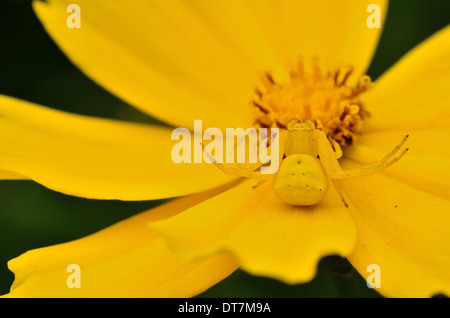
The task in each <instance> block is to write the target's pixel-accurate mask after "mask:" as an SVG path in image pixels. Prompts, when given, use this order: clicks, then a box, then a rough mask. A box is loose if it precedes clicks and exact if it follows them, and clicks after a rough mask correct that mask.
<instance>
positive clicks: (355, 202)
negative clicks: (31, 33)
mask: <svg viewBox="0 0 450 318" xmlns="http://www.w3.org/2000/svg"><path fill="white" fill-rule="evenodd" d="M371 3H377V4H378V5H379V6H380V8H381V12H382V13H383V14H385V13H386V10H387V6H386V4H385V1H372V0H371V1H339V2H337V1H333V2H332V1H327V2H323V1H308V2H306V1H305V2H302V1H288V0H285V1H283V0H277V1H269V0H247V1H238V0H236V1H232V0H227V1H209V0H191V1H181V0H180V1H175V0H171V1H168V0H154V1H143V0H142V1H138V0H136V1H115V2H105V1H93V0H85V1H82V0H80V1H78V4H79V6H80V8H81V18H82V22H81V28H80V29H70V28H67V26H66V24H65V21H66V19H67V12H66V6H67V5H68V4H67V3H66V2H64V1H62V0H48V1H46V2H39V1H35V2H34V3H33V5H34V9H35V11H36V13H37V15H38V17H39V18H40V20H41V21H42V23H43V24H44V26H45V28H46V30H47V31H48V33H49V34H50V35H51V36H52V37H53V39H54V40H55V41H56V42H57V44H58V45H59V46H60V48H61V49H62V50H63V51H64V52H65V53H66V54H67V56H68V57H69V58H70V59H71V61H72V62H73V63H74V64H75V65H77V66H78V67H79V68H80V69H81V70H82V71H83V72H84V73H86V74H87V75H88V76H90V77H91V78H92V79H93V80H95V81H96V82H97V83H99V84H100V85H102V86H103V87H104V88H106V89H107V90H109V91H111V92H112V93H114V94H115V95H117V96H119V97H120V98H122V99H123V100H124V101H126V102H128V103H129V104H131V105H134V106H135V107H137V108H138V109H140V110H142V111H143V112H146V113H148V114H150V115H152V116H155V117H156V118H159V119H161V120H163V121H165V122H167V123H169V124H171V125H174V126H182V127H188V128H192V126H193V121H194V119H202V120H203V122H204V127H219V128H225V127H248V126H249V125H254V126H257V127H262V126H264V125H269V126H273V125H276V126H279V127H283V126H284V125H286V124H287V122H289V120H292V119H305V118H296V117H299V116H307V117H308V118H307V119H311V120H314V121H315V124H316V125H317V126H319V127H320V128H321V129H322V130H323V131H325V132H326V133H327V134H328V135H329V136H330V137H331V138H332V139H333V140H334V141H335V144H338V143H339V144H341V145H342V146H343V148H344V149H343V150H344V156H343V158H342V159H340V164H341V165H342V166H343V167H344V168H352V167H356V166H359V165H364V164H367V163H370V162H372V161H375V160H379V159H380V158H382V157H383V155H385V154H386V153H387V152H388V151H389V150H390V149H392V147H393V146H395V145H396V144H398V142H399V141H400V140H401V139H402V137H403V136H404V135H405V134H406V133H409V134H410V140H409V141H408V144H409V148H410V152H409V153H408V155H407V156H405V157H404V158H403V159H402V160H400V161H399V162H398V163H396V164H395V166H394V167H392V168H389V169H387V170H384V171H382V172H381V173H377V174H373V175H371V176H365V177H358V178H351V179H348V180H344V181H342V186H343V189H344V194H345V198H346V200H347V202H348V208H346V207H345V206H344V205H343V204H342V203H341V201H340V198H339V196H338V194H337V193H336V192H335V191H332V190H330V191H329V192H328V193H327V195H326V196H325V198H324V199H323V200H322V201H321V202H319V203H318V204H316V205H314V206H311V207H308V208H306V207H298V206H291V205H288V204H285V203H284V202H282V201H281V200H279V199H278V198H277V197H276V195H275V194H274V192H273V190H272V188H271V183H270V182H267V183H264V184H262V185H260V186H259V187H256V188H254V187H253V185H254V183H253V182H251V181H244V182H241V181H240V180H235V179H234V178H233V177H231V176H229V175H226V174H223V173H222V172H221V171H220V170H219V169H217V168H216V167H214V165H207V164H182V165H177V164H174V163H173V162H172V160H171V157H170V152H171V147H172V146H173V143H171V142H169V140H170V135H171V129H170V128H165V127H155V126H149V125H143V124H132V123H126V122H118V121H112V120H105V119H98V118H87V117H84V116H79V115H72V114H67V113H63V112H60V111H56V110H51V109H48V108H44V107H42V106H38V105H32V104H30V103H28V102H25V101H20V100H17V99H14V98H11V97H6V96H1V97H0V132H1V134H0V136H1V137H0V138H1V152H0V169H1V170H0V177H1V178H3V179H32V180H35V181H36V182H39V183H41V184H42V185H44V186H46V187H48V188H50V189H53V190H56V191H60V192H62V193H66V194H69V195H75V196H80V197H85V198H95V199H119V200H152V199H161V198H172V197H182V198H179V199H177V200H174V201H171V202H170V203H167V204H165V205H162V206H159V207H157V208H155V209H153V210H151V211H148V212H144V213H142V214H141V215H138V216H136V217H133V218H131V219H128V220H125V221H123V222H120V223H118V224H116V225H114V226H112V227H110V228H107V229H105V230H103V231H100V232H98V233H96V234H93V235H90V236H88V237H85V238H83V239H80V240H77V241H73V242H69V243H65V244H61V245H56V246H52V247H46V248H42V249H37V250H32V251H29V252H27V253H25V254H24V255H22V256H20V257H18V258H16V259H14V260H12V261H10V263H9V267H10V269H11V270H12V271H14V273H15V275H16V279H15V282H14V284H13V286H12V289H11V293H10V294H8V296H12V297H33V296H35V297H47V296H49V297H89V296H94V297H96V296H97V297H98V296H100V297H108V296H123V297H141V296H144V297H145V296H159V297H164V296H180V297H182V296H193V295H196V294H198V293H200V292H202V291H204V290H205V289H207V288H208V287H210V286H212V285H214V284H215V283H217V282H218V281H220V280H221V279H223V278H225V277H226V276H227V275H229V274H230V273H232V272H233V271H234V270H235V269H236V268H238V267H241V268H243V269H244V270H246V271H248V272H250V273H253V274H258V275H262V276H268V277H274V278H277V279H280V280H282V281H285V282H289V283H300V282H305V281H308V280H310V279H312V278H313V277H314V275H315V273H316V267H317V263H318V261H319V260H320V258H321V257H323V256H325V255H330V254H339V255H341V256H344V257H347V258H348V259H349V260H350V262H351V263H352V264H353V266H354V267H355V268H356V269H357V270H358V271H359V273H360V274H361V275H362V276H364V277H368V276H369V274H370V273H368V272H367V268H368V266H369V265H371V264H376V265H379V266H380V269H381V288H380V289H379V291H380V292H381V293H382V294H383V295H386V296H414V297H424V296H425V297H427V296H431V295H433V294H436V293H446V294H450V271H449V270H448V269H449V267H450V266H449V265H450V232H449V231H448V228H449V226H450V214H449V213H448V211H450V203H449V199H450V192H449V188H450V187H449V186H450V183H449V180H450V169H449V168H450V162H449V158H450V150H449V148H448V147H444V145H445V141H442V140H443V139H444V138H445V136H448V134H449V132H450V125H449V123H448V121H449V119H450V118H449V117H450V112H449V111H450V108H449V107H448V106H449V102H450V101H449V99H448V85H449V84H450V59H449V58H448V57H449V53H450V28H448V27H447V28H445V29H443V30H442V31H440V32H438V33H437V34H436V35H434V36H432V37H431V38H430V39H428V40H427V41H426V42H425V43H423V44H421V45H419V46H418V47H417V48H415V49H414V50H412V51H411V52H410V53H408V54H407V55H406V56H405V57H404V58H402V59H401V60H400V61H399V62H398V63H397V64H396V65H395V66H394V67H392V68H391V69H390V70H389V71H388V72H386V74H384V75H383V76H382V77H381V78H380V79H379V80H377V82H376V83H375V86H374V88H373V89H372V90H370V92H365V93H364V92H363V91H365V90H366V89H367V88H369V87H366V86H365V85H366V84H365V83H367V81H364V80H365V79H366V78H365V77H362V76H363V75H364V71H365V70H366V69H367V67H368V65H369V63H370V61H371V58H372V55H373V52H374V49H375V47H376V45H377V41H378V38H379V35H380V31H381V29H376V28H374V29H370V28H368V27H367V26H366V19H367V16H368V13H367V12H366V8H367V6H368V5H369V4H371ZM299 55H301V56H302V59H303V64H301V63H300V64H298V65H306V67H310V71H308V72H307V74H309V75H307V76H312V77H311V78H314V81H312V82H311V85H304V86H302V85H303V84H304V83H305V81H302V80H301V79H302V77H301V76H299V74H302V71H301V67H298V68H296V67H297V66H296V65H297V64H296V63H297V61H298V58H299ZM316 58H317V59H316ZM319 65H320V66H319ZM316 66H317V67H316ZM350 70H351V72H350ZM265 72H269V74H270V75H269V76H264V75H263V76H262V75H261V74H265ZM291 72H294V76H291V77H290V76H289V75H290V73H291ZM324 74H326V75H324ZM330 74H331V75H330ZM264 78H265V79H266V83H265V84H266V85H265V86H264V85H263V90H260V89H257V91H256V93H255V88H258V87H260V83H261V80H262V81H263V84H264ZM361 78H362V79H363V81H362V82H360V85H359V86H358V81H359V80H360V79H361ZM303 79H304V78H303ZM267 81H268V82H267ZM302 83H303V84H302ZM306 86H307V87H306ZM299 96H300V97H299ZM305 96H306V97H307V99H306V98H304V97H305ZM286 98H287V99H290V101H289V100H288V101H286ZM306 100H307V102H306ZM293 104H295V106H296V107H297V108H294V106H292V105H293ZM249 105H250V106H249ZM327 105H328V106H327ZM325 107H330V108H329V109H328V111H327V109H326V108H325ZM296 109H300V110H298V111H297V110H296ZM255 111H256V113H255ZM369 113H370V117H369V116H368V114H369ZM255 114H256V115H255ZM341 115H342V118H341ZM347 115H348V117H347ZM309 117H310V118H309ZM346 118H347V119H346ZM155 230H156V231H155ZM157 233H158V234H157ZM160 234H162V236H161V235H160ZM163 237H164V239H163ZM166 242H167V243H168V246H170V249H169V248H168V246H167V245H166ZM70 264H78V265H80V267H81V271H82V277H83V278H82V287H81V288H79V289H77V288H74V289H69V288H67V286H66V279H67V275H68V274H67V272H66V268H67V266H68V265H70Z"/></svg>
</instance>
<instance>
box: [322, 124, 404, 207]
mask: <svg viewBox="0 0 450 318" xmlns="http://www.w3.org/2000/svg"><path fill="white" fill-rule="evenodd" d="M315 134H316V138H317V149H318V152H319V158H320V161H321V163H322V166H323V167H324V169H325V170H326V172H327V175H328V177H329V178H330V179H331V181H332V182H333V184H334V187H335V189H336V191H337V193H338V194H339V196H340V198H341V200H342V202H343V203H344V205H345V206H346V207H348V204H347V202H346V201H345V198H344V195H343V187H342V184H341V182H340V180H342V179H346V178H349V177H356V176H366V175H369V174H372V173H375V172H377V171H380V170H382V169H385V168H387V167H389V166H391V165H393V164H394V163H396V162H397V161H398V160H400V158H402V157H403V156H404V155H405V154H406V152H407V151H408V150H409V148H406V149H404V150H403V151H402V152H401V153H400V155H399V156H397V157H396V158H394V159H391V158H392V157H393V156H394V155H395V154H396V153H397V152H398V151H399V150H400V149H401V147H402V146H403V144H404V143H405V142H406V140H407V139H408V137H409V135H406V136H405V137H404V138H403V140H402V141H401V142H400V144H398V145H397V146H396V147H395V148H394V149H393V150H392V151H391V152H390V153H389V154H387V155H386V156H385V157H384V158H383V159H381V160H380V161H377V162H374V163H371V164H368V165H365V166H363V167H360V168H357V169H350V170H343V169H342V168H341V166H340V165H339V161H338V160H337V158H336V156H335V155H334V152H333V149H332V147H331V144H330V142H329V140H328V139H327V136H326V135H325V133H324V132H322V131H320V130H316V131H315ZM390 159H391V160H390Z"/></svg>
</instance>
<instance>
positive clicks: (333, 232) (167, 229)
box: [150, 181, 356, 283]
mask: <svg viewBox="0 0 450 318" xmlns="http://www.w3.org/2000/svg"><path fill="white" fill-rule="evenodd" d="M253 185H254V181H253V182H252V181H247V182H245V183H243V184H241V185H239V186H237V187H235V188H232V189H231V190H229V191H227V192H224V193H223V194H220V195H218V196H216V197H214V198H212V199H209V200H207V201H205V202H204V203H202V204H199V205H197V206H195V207H193V208H190V209H188V210H186V211H184V212H183V213H181V214H178V215H177V216H175V217H172V218H170V219H166V220H162V221H160V222H154V223H151V224H150V227H151V228H152V229H155V230H156V231H157V232H159V233H161V234H162V235H163V236H164V237H165V238H166V239H167V242H168V244H169V246H170V248H171V249H172V250H173V251H174V252H175V253H176V254H177V255H179V256H180V257H181V259H182V260H185V261H192V260H195V259H197V258H199V257H202V256H205V255H214V254H215V253H218V252H220V251H230V252H231V253H233V254H234V255H235V256H236V257H237V259H238V260H239V263H240V264H241V267H242V268H243V269H244V270H247V271H248V272H250V273H253V274H257V275H262V276H269V277H273V278H277V279H280V280H283V281H285V282H287V283H298V282H304V281H308V280H310V279H312V278H313V277H314V275H315V273H316V267H317V263H318V261H319V260H320V258H321V257H323V256H325V255H329V254H339V255H342V256H346V255H348V253H349V252H350V251H351V250H352V249H353V247H354V242H355V240H356V237H355V230H354V227H353V224H352V221H351V219H350V217H349V215H348V213H347V212H346V211H345V207H344V206H343V205H342V203H341V201H340V199H339V198H338V197H337V195H336V194H335V193H334V191H333V190H330V192H329V193H328V194H327V196H326V198H325V199H324V200H323V201H322V202H320V203H319V204H318V205H316V206H312V207H295V206H290V205H287V204H285V203H284V202H282V201H280V200H279V199H278V198H277V197H276V196H275V194H274V192H273V191H272V188H271V182H266V183H265V184H263V185H260V186H259V187H257V188H253V187H252V186H253Z"/></svg>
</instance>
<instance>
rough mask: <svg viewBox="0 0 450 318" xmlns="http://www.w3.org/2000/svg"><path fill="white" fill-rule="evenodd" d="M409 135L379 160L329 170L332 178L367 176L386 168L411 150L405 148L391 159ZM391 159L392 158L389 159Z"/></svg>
mask: <svg viewBox="0 0 450 318" xmlns="http://www.w3.org/2000/svg"><path fill="white" fill-rule="evenodd" d="M408 137H409V136H408V135H406V136H405V137H404V138H403V140H402V141H401V142H400V144H398V145H397V146H395V148H394V149H393V150H392V151H391V152H390V153H389V154H387V155H386V156H385V157H384V158H383V159H381V160H380V161H377V162H373V163H370V164H368V165H365V166H363V167H360V168H356V169H350V170H340V171H329V172H328V176H329V177H330V178H332V179H345V178H349V177H357V176H367V175H369V174H372V173H375V172H378V171H380V170H383V169H386V168H387V167H389V166H391V165H393V164H394V163H396V162H397V161H399V160H400V159H401V158H402V157H403V156H404V155H405V154H406V153H407V152H408V150H409V148H406V149H404V150H403V151H402V152H401V153H400V155H398V156H397V157H396V158H394V159H391V158H392V157H393V156H394V155H395V154H396V153H397V152H398V151H399V150H400V148H401V147H402V146H403V144H404V143H405V142H406V140H407V139H408ZM389 159H391V160H389Z"/></svg>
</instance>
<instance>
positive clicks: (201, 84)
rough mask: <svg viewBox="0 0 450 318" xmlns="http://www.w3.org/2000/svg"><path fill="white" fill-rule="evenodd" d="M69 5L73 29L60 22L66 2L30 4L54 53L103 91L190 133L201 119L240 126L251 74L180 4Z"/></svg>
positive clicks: (89, 1) (158, 0) (87, 0)
mask: <svg viewBox="0 0 450 318" xmlns="http://www.w3.org/2000/svg"><path fill="white" fill-rule="evenodd" d="M77 4H78V5H79V7H80V9H81V11H80V12H81V28H79V29H76V28H74V29H71V28H68V27H67V25H66V23H65V21H66V19H67V18H68V17H69V15H70V13H67V12H66V8H67V6H68V4H67V2H66V1H63V0H50V1H46V2H42V1H34V3H33V5H34V9H35V11H36V13H37V15H38V17H39V19H40V20H41V21H42V23H43V25H44V27H45V29H46V30H47V32H48V33H49V34H50V35H51V36H52V38H53V39H54V40H55V41H56V42H57V44H58V45H59V46H60V48H61V49H62V50H63V51H64V52H65V53H66V55H67V56H68V57H69V58H70V59H71V60H72V61H73V63H74V64H75V65H76V66H78V67H79V68H80V69H81V70H82V71H83V72H85V73H86V74H87V75H88V76H89V77H91V78H92V79H93V80H95V81H97V82H98V83H99V84H101V85H102V86H103V87H104V88H106V89H107V90H109V91H110V92H112V93H113V94H115V95H117V96H119V97H120V98H122V99H123V100H125V101H126V102H128V103H129V104H131V105H133V106H135V107H137V108H139V109H141V110H143V111H145V112H147V113H150V114H152V115H154V116H156V117H158V118H160V119H162V120H164V121H166V122H170V123H173V124H175V125H179V126H183V127H188V128H190V127H191V126H192V124H193V120H194V119H202V120H203V121H204V123H205V125H207V126H208V127H219V128H225V127H245V126H246V123H247V122H246V121H243V120H244V119H246V118H245V112H244V110H245V109H246V108H247V104H248V102H249V101H250V99H251V97H252V94H253V87H254V85H255V84H256V79H257V74H254V73H253V72H250V71H249V68H248V67H247V66H246V65H245V63H244V62H243V61H242V60H241V59H240V58H239V57H238V56H237V55H236V54H235V53H234V52H232V50H230V48H229V47H228V46H227V45H226V43H224V42H223V41H221V39H219V37H217V36H216V34H214V33H213V32H212V31H211V29H210V28H209V26H208V25H207V24H206V23H205V21H203V20H202V19H201V17H199V16H198V15H197V14H196V13H195V12H194V11H193V10H192V8H191V7H190V6H189V3H188V2H186V1H177V0H169V1H167V0H154V1H145V0H135V1H125V0H121V1H115V2H114V3H105V2H104V1H98V0H96V1H94V0H81V1H78V2H77ZM249 110H250V109H249ZM237 113H238V114H240V116H236V114H237ZM249 114H250V112H249Z"/></svg>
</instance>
